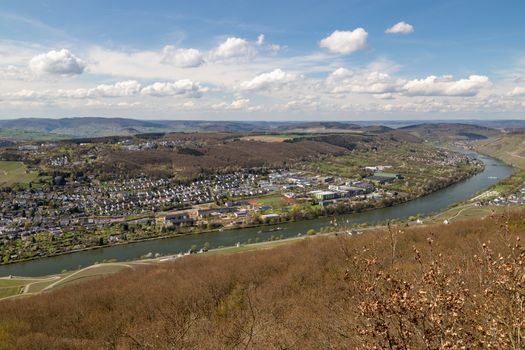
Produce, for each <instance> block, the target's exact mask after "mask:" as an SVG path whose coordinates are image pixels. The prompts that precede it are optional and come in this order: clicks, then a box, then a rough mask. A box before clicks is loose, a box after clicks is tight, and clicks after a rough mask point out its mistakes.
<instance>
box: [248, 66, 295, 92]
mask: <svg viewBox="0 0 525 350" xmlns="http://www.w3.org/2000/svg"><path fill="white" fill-rule="evenodd" d="M296 79H297V76H295V75H293V74H290V73H286V72H284V71H282V70H281V69H274V70H273V71H271V72H268V73H262V74H259V75H257V76H256V77H255V78H253V79H251V80H247V81H243V82H242V83H241V84H240V89H241V90H272V89H279V88H281V87H283V86H284V85H286V84H288V83H290V82H292V81H294V80H296Z"/></svg>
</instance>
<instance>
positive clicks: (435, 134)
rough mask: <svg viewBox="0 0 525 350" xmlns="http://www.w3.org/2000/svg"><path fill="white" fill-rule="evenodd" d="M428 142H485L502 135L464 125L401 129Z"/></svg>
mask: <svg viewBox="0 0 525 350" xmlns="http://www.w3.org/2000/svg"><path fill="white" fill-rule="evenodd" d="M398 130H403V131H406V132H409V133H411V134H412V135H414V136H417V137H419V138H421V139H423V140H428V141H442V142H443V141H454V140H483V139H487V138H489V137H492V136H496V135H499V134H501V131H500V130H496V129H493V128H489V127H486V126H479V125H474V124H464V123H432V124H430V123H423V124H415V125H409V126H404V127H400V128H399V129H398Z"/></svg>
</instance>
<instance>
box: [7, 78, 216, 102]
mask: <svg viewBox="0 0 525 350" xmlns="http://www.w3.org/2000/svg"><path fill="white" fill-rule="evenodd" d="M206 91H208V89H207V88H205V87H203V86H202V85H201V84H200V83H197V82H193V81H191V80H188V79H183V80H177V81H175V82H156V83H153V84H151V85H147V86H145V87H142V85H141V84H140V83H139V82H138V81H136V80H126V81H121V82H117V83H115V84H101V85H98V86H96V87H94V88H90V89H86V88H78V89H58V90H41V91H35V90H28V89H23V90H20V91H18V92H15V93H10V94H7V95H5V96H6V97H7V98H10V99H14V100H50V99H84V98H91V99H93V98H110V97H132V96H136V95H138V94H139V93H140V94H141V95H144V96H157V97H162V96H174V95H181V96H185V97H193V98H199V97H201V96H202V94H203V93H205V92H206Z"/></svg>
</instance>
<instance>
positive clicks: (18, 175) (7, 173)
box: [0, 160, 38, 187]
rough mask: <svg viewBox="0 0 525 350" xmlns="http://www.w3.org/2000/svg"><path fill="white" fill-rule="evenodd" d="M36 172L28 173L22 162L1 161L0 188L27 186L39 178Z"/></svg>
mask: <svg viewBox="0 0 525 350" xmlns="http://www.w3.org/2000/svg"><path fill="white" fill-rule="evenodd" d="M37 176H38V175H37V174H36V173H35V172H28V171H27V167H26V166H25V165H24V163H22V162H11V161H3V160H2V161H0V187H1V186H11V185H14V184H16V183H20V184H27V183H29V182H31V181H34V180H35V179H36V178H37Z"/></svg>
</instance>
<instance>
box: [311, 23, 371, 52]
mask: <svg viewBox="0 0 525 350" xmlns="http://www.w3.org/2000/svg"><path fill="white" fill-rule="evenodd" d="M367 37H368V33H367V32H366V31H365V30H364V29H363V28H357V29H354V30H352V31H338V30H336V31H335V32H333V33H332V34H330V35H329V36H327V37H326V38H324V39H322V40H321V41H320V42H319V46H320V47H323V48H326V49H328V51H330V52H333V53H340V54H351V53H353V52H355V51H358V50H362V49H364V48H365V46H366V39H367Z"/></svg>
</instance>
